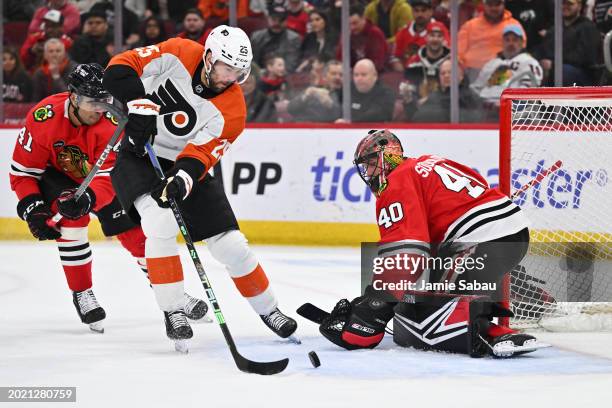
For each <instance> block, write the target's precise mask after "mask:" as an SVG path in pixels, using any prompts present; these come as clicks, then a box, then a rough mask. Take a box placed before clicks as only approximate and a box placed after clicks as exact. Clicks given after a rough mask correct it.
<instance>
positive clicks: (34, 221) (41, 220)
mask: <svg viewBox="0 0 612 408" xmlns="http://www.w3.org/2000/svg"><path fill="white" fill-rule="evenodd" d="M17 214H18V215H19V218H21V219H22V220H24V221H25V222H27V223H28V228H29V229H30V232H31V233H32V235H33V236H34V238H37V239H38V240H40V241H44V240H47V239H58V238H59V237H61V236H62V234H60V232H59V231H58V230H56V229H55V228H52V227H50V226H48V225H47V220H49V219H50V218H51V217H53V213H52V212H51V208H49V206H48V205H47V203H45V200H44V198H43V197H42V196H41V195H40V194H31V195H29V196H27V197H24V198H23V199H22V200H21V201H19V203H18V204H17Z"/></svg>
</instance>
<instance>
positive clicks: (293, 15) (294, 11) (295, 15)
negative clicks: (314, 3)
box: [287, 0, 308, 38]
mask: <svg viewBox="0 0 612 408" xmlns="http://www.w3.org/2000/svg"><path fill="white" fill-rule="evenodd" d="M307 25H308V13H307V12H306V10H305V4H304V1H303V0H287V28H288V29H290V30H293V31H295V32H296V33H298V34H299V35H300V37H302V38H304V36H305V35H306V26H307Z"/></svg>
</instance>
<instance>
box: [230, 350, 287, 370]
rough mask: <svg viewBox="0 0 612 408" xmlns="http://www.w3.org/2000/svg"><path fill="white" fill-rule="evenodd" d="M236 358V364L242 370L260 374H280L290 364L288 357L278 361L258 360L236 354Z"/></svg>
mask: <svg viewBox="0 0 612 408" xmlns="http://www.w3.org/2000/svg"><path fill="white" fill-rule="evenodd" d="M234 360H235V361H236V365H237V366H238V369H239V370H240V371H243V372H245V373H251V374H260V375H274V374H278V373H280V372H282V371H284V370H285V368H287V365H288V364H289V359H288V358H283V359H282V360H278V361H269V362H258V361H251V360H248V359H246V358H244V357H242V356H241V355H240V354H238V355H237V356H234Z"/></svg>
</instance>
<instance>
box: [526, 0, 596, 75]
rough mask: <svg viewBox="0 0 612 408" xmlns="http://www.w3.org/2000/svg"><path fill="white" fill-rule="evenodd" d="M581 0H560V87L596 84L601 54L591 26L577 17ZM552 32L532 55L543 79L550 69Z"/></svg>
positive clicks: (589, 22)
mask: <svg viewBox="0 0 612 408" xmlns="http://www.w3.org/2000/svg"><path fill="white" fill-rule="evenodd" d="M581 10H582V1H581V0H563V5H562V14H563V85H564V86H572V85H574V84H575V85H578V86H585V85H595V84H597V83H598V80H599V78H598V76H599V74H600V71H599V69H598V67H597V64H598V62H599V54H600V52H601V34H600V32H599V30H598V29H597V26H596V25H595V23H593V22H592V21H591V20H589V19H588V18H586V17H583V16H582V15H581ZM554 46H555V38H554V29H553V27H551V28H550V29H548V30H547V33H546V37H544V41H543V42H542V44H541V46H540V47H539V48H538V49H537V50H536V51H535V52H534V54H535V57H536V58H538V60H540V64H541V65H542V68H543V69H544V73H545V74H544V77H545V78H547V77H549V78H550V77H551V75H550V74H549V73H550V72H551V70H552V68H553V60H554V49H555V48H554Z"/></svg>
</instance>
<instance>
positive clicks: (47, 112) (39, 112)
mask: <svg viewBox="0 0 612 408" xmlns="http://www.w3.org/2000/svg"><path fill="white" fill-rule="evenodd" d="M51 108H53V106H51V105H45V106H41V107H40V108H38V109H36V110H35V111H34V114H33V115H34V121H36V122H44V121H45V120H47V119H49V118H52V117H53V115H54V113H53V110H52V109H51Z"/></svg>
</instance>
